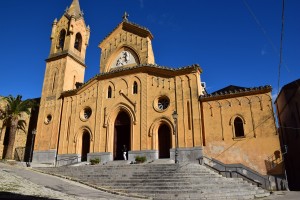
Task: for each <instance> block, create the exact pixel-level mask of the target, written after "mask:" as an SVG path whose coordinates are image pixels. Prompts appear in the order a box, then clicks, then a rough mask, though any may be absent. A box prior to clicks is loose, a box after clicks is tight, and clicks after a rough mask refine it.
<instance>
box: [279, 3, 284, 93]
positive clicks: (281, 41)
mask: <svg viewBox="0 0 300 200" xmlns="http://www.w3.org/2000/svg"><path fill="white" fill-rule="evenodd" d="M283 35H284V0H282V14H281V34H280V52H279V65H278V93H277V95H278V94H279V91H280V71H281V65H282V43H283Z"/></svg>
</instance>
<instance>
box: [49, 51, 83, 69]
mask: <svg viewBox="0 0 300 200" xmlns="http://www.w3.org/2000/svg"><path fill="white" fill-rule="evenodd" d="M67 56H70V57H71V58H73V59H74V60H75V61H76V62H78V63H79V64H81V65H82V66H84V67H87V66H86V65H85V63H84V61H83V60H82V59H80V58H79V57H78V56H76V55H75V54H73V53H72V52H70V51H62V52H59V53H55V54H51V55H49V57H48V58H47V59H46V62H49V61H53V60H58V59H61V58H64V57H67Z"/></svg>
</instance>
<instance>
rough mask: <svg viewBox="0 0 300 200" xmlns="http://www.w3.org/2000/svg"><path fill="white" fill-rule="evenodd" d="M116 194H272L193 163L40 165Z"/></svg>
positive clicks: (189, 196)
mask: <svg viewBox="0 0 300 200" xmlns="http://www.w3.org/2000/svg"><path fill="white" fill-rule="evenodd" d="M37 169H38V170H40V171H43V172H45V173H49V174H57V175H61V176H67V177H71V178H72V179H73V180H80V181H81V182H84V183H88V184H92V185H96V186H98V187H101V188H103V189H104V190H107V191H110V192H114V193H126V194H128V195H132V196H135V197H137V196H144V197H150V198H153V199H190V200H192V199H195V200H196V199H197V200H198V199H200V200H201V199H231V200H234V199H254V198H262V197H266V196H268V195H269V194H270V193H269V192H268V191H266V190H263V189H262V188H259V187H256V186H254V185H252V184H250V183H248V182H246V181H243V180H242V179H239V178H225V177H222V176H221V175H219V174H217V173H215V172H214V171H212V170H210V169H208V168H206V167H205V166H202V165H199V164H192V163H183V164H157V163H147V164H124V163H119V164H111V163H110V164H108V165H94V166H64V167H59V168H37Z"/></svg>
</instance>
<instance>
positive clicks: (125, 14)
mask: <svg viewBox="0 0 300 200" xmlns="http://www.w3.org/2000/svg"><path fill="white" fill-rule="evenodd" d="M128 17H129V15H128V13H127V12H126V11H125V13H124V15H123V17H122V18H123V21H128Z"/></svg>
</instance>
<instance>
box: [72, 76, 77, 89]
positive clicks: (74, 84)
mask: <svg viewBox="0 0 300 200" xmlns="http://www.w3.org/2000/svg"><path fill="white" fill-rule="evenodd" d="M72 89H76V76H75V75H74V77H73V87H72Z"/></svg>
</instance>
